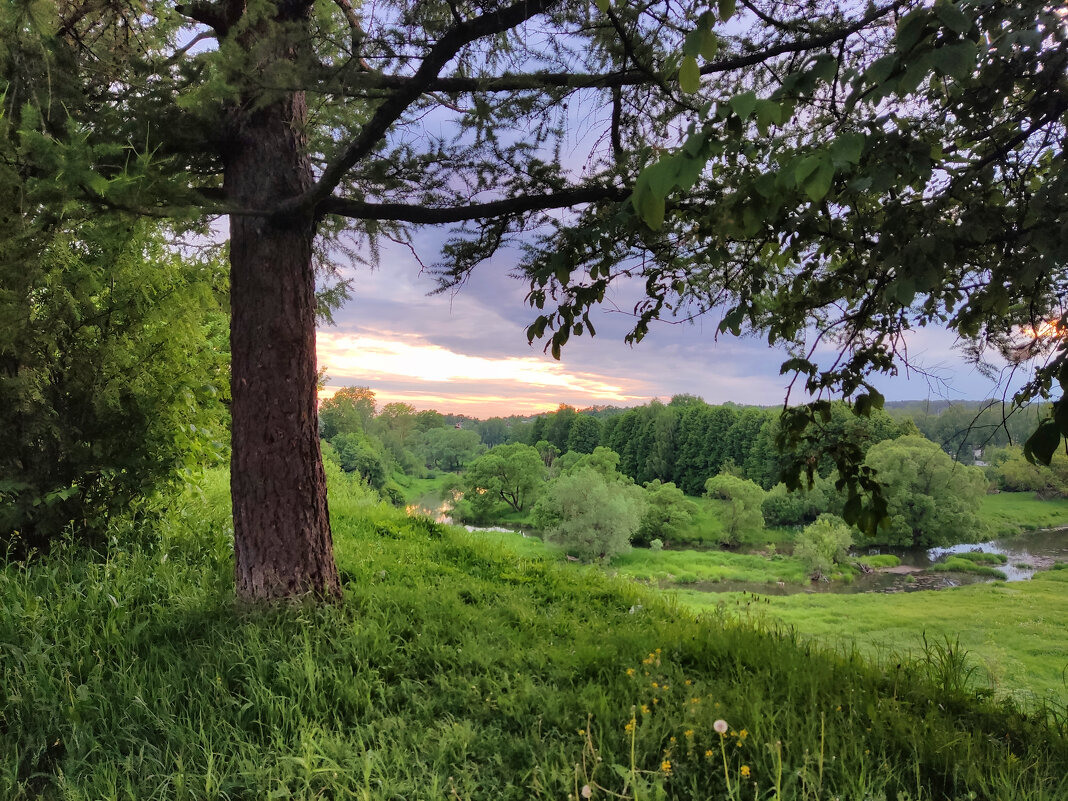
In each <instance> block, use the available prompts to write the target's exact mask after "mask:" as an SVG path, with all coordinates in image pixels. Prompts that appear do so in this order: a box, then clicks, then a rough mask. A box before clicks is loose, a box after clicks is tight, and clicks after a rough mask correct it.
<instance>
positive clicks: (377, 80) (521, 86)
mask: <svg viewBox="0 0 1068 801" xmlns="http://www.w3.org/2000/svg"><path fill="white" fill-rule="evenodd" d="M911 1H912V0H894V2H892V3H890V4H888V5H886V6H881V7H879V8H877V9H875V10H873V11H871V12H869V13H868V14H865V15H864V16H863V17H861V18H860V19H859V20H857V21H855V22H853V23H851V24H850V25H846V26H844V27H842V28H837V29H835V30H833V31H829V32H827V33H823V34H819V35H818V36H810V37H807V38H805V39H798V40H796V41H793V42H783V43H782V44H778V45H775V46H773V47H768V48H765V49H763V50H758V51H754V52H752V53H745V54H741V55H736V56H728V57H724V58H721V59H717V60H715V61H710V62H709V63H707V64H705V65H704V66H703V67H701V74H702V75H714V74H717V73H722V72H732V71H734V70H738V69H743V68H745V67H751V66H754V65H756V64H760V63H762V62H764V61H767V60H768V59H770V58H775V57H776V56H781V55H785V54H788V53H802V52H805V51H807V50H816V49H819V48H822V47H828V46H829V45H832V44H835V43H836V42H839V41H841V40H842V39H845V38H847V37H849V36H852V35H853V34H855V33H857V32H859V31H861V30H863V29H864V28H865V27H867V26H868V25H870V24H871V23H872V22H875V21H876V20H878V19H880V18H881V17H884V16H886V15H887V14H890V13H892V12H894V11H896V10H897V9H899V8H901V7H902V6H905V5H908V4H909V3H910V2H911ZM324 78H329V76H324ZM656 81H657V79H656V78H655V76H654V77H653V78H651V77H650V74H649V73H648V72H647V71H646V70H643V69H629V70H620V71H618V72H608V73H574V72H530V73H516V74H510V75H499V76H495V77H489V78H461V77H455V76H447V77H443V78H437V77H434V78H431V79H430V80H420V79H419V77H418V73H417V75H416V76H412V77H408V76H405V75H381V74H363V73H361V74H358V75H353V76H350V77H347V78H346V79H345V80H344V82H343V83H344V85H343V86H342V87H337V86H336V85H330V82H329V80H327V81H326V86H324V87H321V90H322V91H328V92H330V93H336V92H338V91H339V89H340V91H341V92H342V93H343V92H345V91H351V90H353V89H358V90H376V89H377V90H382V89H385V90H410V89H411V87H412V86H413V85H414V84H415V83H417V82H419V84H420V86H421V90H422V91H426V92H447V93H453V94H467V93H489V92H522V91H538V90H542V89H611V88H614V87H622V86H639V85H643V84H649V83H655V82H656Z"/></svg>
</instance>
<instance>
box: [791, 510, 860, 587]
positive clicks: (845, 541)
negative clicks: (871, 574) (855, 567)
mask: <svg viewBox="0 0 1068 801" xmlns="http://www.w3.org/2000/svg"><path fill="white" fill-rule="evenodd" d="M852 544H853V532H852V530H851V529H850V527H849V525H848V524H847V523H846V522H845V521H844V520H842V518H840V517H836V516H835V515H829V514H824V515H820V516H819V517H818V518H817V519H816V522H815V523H812V524H811V525H809V526H807V527H806V528H805V530H804V531H802V532H801V534H800V536H799V537H798V538H797V543H796V545H795V546H794V556H795V557H796V558H798V559H800V560H801V561H802V562H803V563H804V564H805V567H806V569H808V570H809V571H810V572H811V573H812V574H813V576H825V575H827V574H829V573H830V572H831V570H832V569H833V568H834V566H835V565H836V564H840V563H841V562H843V561H845V559H846V557H847V556H848V555H849V547H850V546H851V545H852Z"/></svg>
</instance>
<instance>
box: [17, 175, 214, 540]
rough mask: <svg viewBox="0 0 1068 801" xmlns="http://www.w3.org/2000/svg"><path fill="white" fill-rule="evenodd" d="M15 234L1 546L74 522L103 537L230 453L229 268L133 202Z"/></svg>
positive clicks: (65, 530) (72, 529) (48, 536)
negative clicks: (197, 252) (24, 236)
mask: <svg viewBox="0 0 1068 801" xmlns="http://www.w3.org/2000/svg"><path fill="white" fill-rule="evenodd" d="M0 188H2V187H0ZM6 245H7V247H8V249H7V256H8V257H7V258H5V259H3V260H0V287H2V288H3V290H2V291H0V431H2V432H3V437H4V444H3V448H0V548H5V547H6V548H9V549H11V550H9V553H10V552H14V553H18V552H25V551H26V550H27V549H30V548H41V549H43V548H46V547H47V546H48V544H49V543H50V542H51V541H52V540H53V539H55V538H56V537H58V536H60V535H61V534H63V535H68V536H72V537H74V538H75V539H77V540H80V541H85V542H94V543H97V542H100V541H102V540H103V539H105V537H106V533H107V532H108V530H109V524H110V523H111V522H112V521H114V520H115V519H116V518H117V517H121V516H126V517H131V516H132V517H137V516H139V515H141V514H143V513H144V512H145V511H146V510H147V509H149V508H150V500H151V498H152V497H153V496H154V494H155V493H156V492H158V491H159V490H161V489H162V488H163V487H165V486H167V485H169V484H171V483H173V482H174V481H176V480H177V479H180V478H181V477H182V476H184V475H185V474H186V473H187V472H188V470H189V469H191V468H194V467H197V466H198V465H202V464H205V463H209V464H210V463H215V462H217V461H219V460H220V459H221V458H223V457H225V454H226V449H227V446H226V445H225V444H224V443H225V442H226V441H227V440H228V439H229V437H228V432H227V425H228V423H227V413H226V407H225V405H224V400H225V398H226V397H227V395H228V394H229V377H228V361H229V348H228V344H227V319H226V315H225V313H224V312H223V310H222V306H221V304H222V303H225V291H226V277H225V276H226V271H225V267H224V265H223V263H222V262H221V261H220V259H218V258H217V257H216V256H215V255H213V254H211V253H207V254H206V255H204V256H202V257H192V256H190V255H188V254H185V255H182V254H179V253H178V252H177V251H176V250H175V249H174V248H172V247H170V246H169V245H168V242H167V238H166V236H165V232H164V231H162V230H160V229H159V228H158V227H155V226H154V225H152V224H149V223H146V222H144V221H137V220H130V219H125V218H121V217H118V216H110V217H99V218H97V219H94V220H81V221H79V223H78V225H77V232H76V233H75V232H74V231H73V230H68V229H67V228H65V227H62V226H57V227H53V228H51V229H50V230H48V231H47V232H38V233H37V239H35V240H34V241H33V242H21V243H17V242H12V241H11V240H8V241H7V242H6Z"/></svg>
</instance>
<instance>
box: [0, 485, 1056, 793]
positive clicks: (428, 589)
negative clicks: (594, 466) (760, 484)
mask: <svg viewBox="0 0 1068 801" xmlns="http://www.w3.org/2000/svg"><path fill="white" fill-rule="evenodd" d="M330 489H331V497H330V504H331V512H332V516H333V520H334V526H335V529H334V530H335V536H336V550H337V559H338V563H339V566H340V569H341V572H342V575H343V579H344V581H345V597H344V600H343V601H342V602H340V603H338V604H336V605H325V606H324V605H312V604H304V603H292V604H288V605H279V606H274V607H270V608H238V607H237V606H235V603H234V598H233V591H232V583H233V579H232V569H233V568H232V547H231V536H230V532H229V530H228V523H227V520H228V515H229V510H228V506H227V502H226V477H225V476H223V475H215V476H211V477H209V480H208V481H207V483H206V485H205V487H204V489H203V491H202V492H201V493H200V494H195V493H190V494H187V495H186V496H185V497H184V498H183V499H181V501H180V502H178V503H176V504H175V506H174V508H173V510H172V513H171V515H170V516H169V518H168V519H167V521H166V522H165V524H163V525H162V526H161V527H160V528H159V530H158V531H157V532H156V536H155V541H154V542H145V543H142V544H139V545H131V546H129V547H127V548H122V547H118V548H115V549H113V550H112V552H110V553H109V554H108V555H107V556H106V557H99V556H95V555H93V554H91V553H83V552H78V551H75V550H71V549H65V548H59V549H57V550H56V551H55V552H54V553H52V554H50V555H49V556H48V557H47V558H44V559H41V560H38V561H36V562H32V563H29V564H27V565H19V564H7V565H6V566H4V567H3V568H2V570H0V600H2V603H3V608H4V615H3V616H0V647H2V649H3V650H2V652H3V659H2V661H0V798H3V799H5V800H8V799H10V800H11V801H22V800H23V799H35V800H36V799H44V800H46V801H48V800H50V799H64V800H65V801H79V800H80V799H86V800H87V801H88V799H92V800H93V801H98V799H104V800H108V799H137V801H146V800H149V799H189V800H190V801H192V800H194V799H195V800H196V801H205V800H209V799H230V800H231V801H236V800H238V799H241V800H245V799H247V800H248V801H253V799H255V800H256V801H260V800H261V799H271V798H292V799H309V800H310V799H350V798H351V799H438V798H449V799H457V800H459V799H463V800H464V801H468V800H471V801H474V800H475V799H494V801H497V800H498V799H524V801H525V800H526V799H565V798H573V799H575V801H578V799H579V798H585V797H590V798H606V799H607V798H629V799H636V800H637V799H643V800H645V799H649V800H650V801H651V799H700V800H701V801H718V799H741V798H745V799H750V798H753V799H772V798H774V799H790V801H794V799H797V800H798V801H801V800H802V799H828V801H829V799H833V798H842V799H846V798H848V799H858V801H859V800H860V799H868V798H871V799H881V798H886V799H904V798H909V799H913V801H919V799H925V800H926V799H931V800H932V801H934V800H935V799H966V798H974V799H979V800H980V801H994V800H995V799H997V801H1011V800H1013V799H1021V801H1022V800H1023V799H1028V801H1063V799H1064V798H1066V797H1068V778H1066V776H1068V743H1066V733H1065V727H1064V719H1063V717H1061V718H1058V717H1056V716H1053V715H1052V714H1050V713H1049V712H1048V711H1043V710H1040V711H1038V712H1025V711H1021V710H1020V709H1018V708H1017V707H1016V706H1014V705H1013V704H1012V703H1010V702H1007V701H993V700H991V699H990V698H988V697H987V695H986V694H985V693H984V692H983V691H982V690H981V688H978V687H977V686H976V685H975V684H974V681H973V680H972V679H970V678H969V676H968V675H967V666H966V663H965V662H964V660H962V659H960V658H959V657H958V655H957V654H956V653H954V654H952V655H951V654H947V653H945V652H943V651H939V650H938V649H937V648H935V649H934V650H933V651H932V652H931V653H930V654H927V655H926V656H925V657H924V658H923V659H922V660H921V661H919V662H901V663H900V664H897V665H894V666H891V667H885V666H884V667H881V668H880V667H876V666H873V665H872V664H870V663H868V662H866V661H865V660H864V659H863V658H861V657H860V656H859V655H858V654H857V653H856V652H852V651H850V652H840V653H831V652H828V651H823V650H820V649H818V648H816V647H814V646H813V645H811V644H808V643H805V642H802V641H800V640H799V638H798V637H797V636H796V635H795V634H794V633H793V632H792V631H791V630H788V629H785V628H782V627H780V626H778V625H776V624H768V625H763V624H760V623H753V622H745V621H738V620H733V619H731V618H729V617H728V616H727V615H726V614H724V613H722V612H716V613H713V614H705V615H700V616H695V615H694V614H692V613H690V612H688V611H686V610H685V609H682V608H679V607H675V606H673V605H672V604H670V603H667V602H665V601H663V600H661V599H660V598H659V597H658V596H657V595H655V594H654V593H651V592H650V591H647V590H643V589H642V588H640V587H637V586H636V585H634V584H632V583H627V582H622V581H618V580H614V579H611V578H608V577H605V576H604V575H603V573H602V572H600V571H598V570H595V569H592V568H575V567H574V566H570V565H568V566H564V565H558V564H556V563H554V562H553V561H551V560H547V559H543V558H539V557H531V556H526V555H519V554H517V553H516V552H515V551H514V550H512V548H511V547H510V544H509V543H510V542H514V540H513V541H503V540H502V541H501V542H500V543H498V544H493V543H492V542H489V541H487V539H486V538H485V537H483V536H480V535H468V534H467V533H466V532H463V531H462V530H458V529H446V528H443V527H441V526H437V525H435V524H433V523H431V522H428V521H427V520H425V519H423V518H408V517H406V516H405V515H404V514H403V512H401V511H399V510H395V509H393V508H391V507H387V506H383V505H380V504H378V503H377V502H376V501H375V499H374V498H373V497H372V496H371V495H370V494H369V493H368V492H367V490H365V489H364V488H362V487H361V486H360V485H359V484H357V483H354V482H352V481H350V480H346V479H345V478H344V477H342V476H338V475H331V486H330ZM146 539H147V538H146ZM1060 575H1061V576H1063V577H1064V578H1066V579H1068V573H1065V572H1063V571H1062V572H1061V574H1060ZM613 794H614V795H613Z"/></svg>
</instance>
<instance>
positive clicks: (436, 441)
mask: <svg viewBox="0 0 1068 801" xmlns="http://www.w3.org/2000/svg"><path fill="white" fill-rule="evenodd" d="M419 448H420V450H421V451H422V452H423V454H424V456H425V458H426V466H427V467H429V468H436V469H438V470H459V469H461V468H462V467H463V466H464V465H465V464H467V463H468V462H470V461H471V460H472V459H474V458H476V457H477V456H478V454H479V453H480V452H481V450H482V440H481V439H480V438H479V436H478V432H477V431H471V430H468V429H465V428H430V429H427V431H425V432H424V433H423V435H422V437H421V438H420V443H419Z"/></svg>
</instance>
